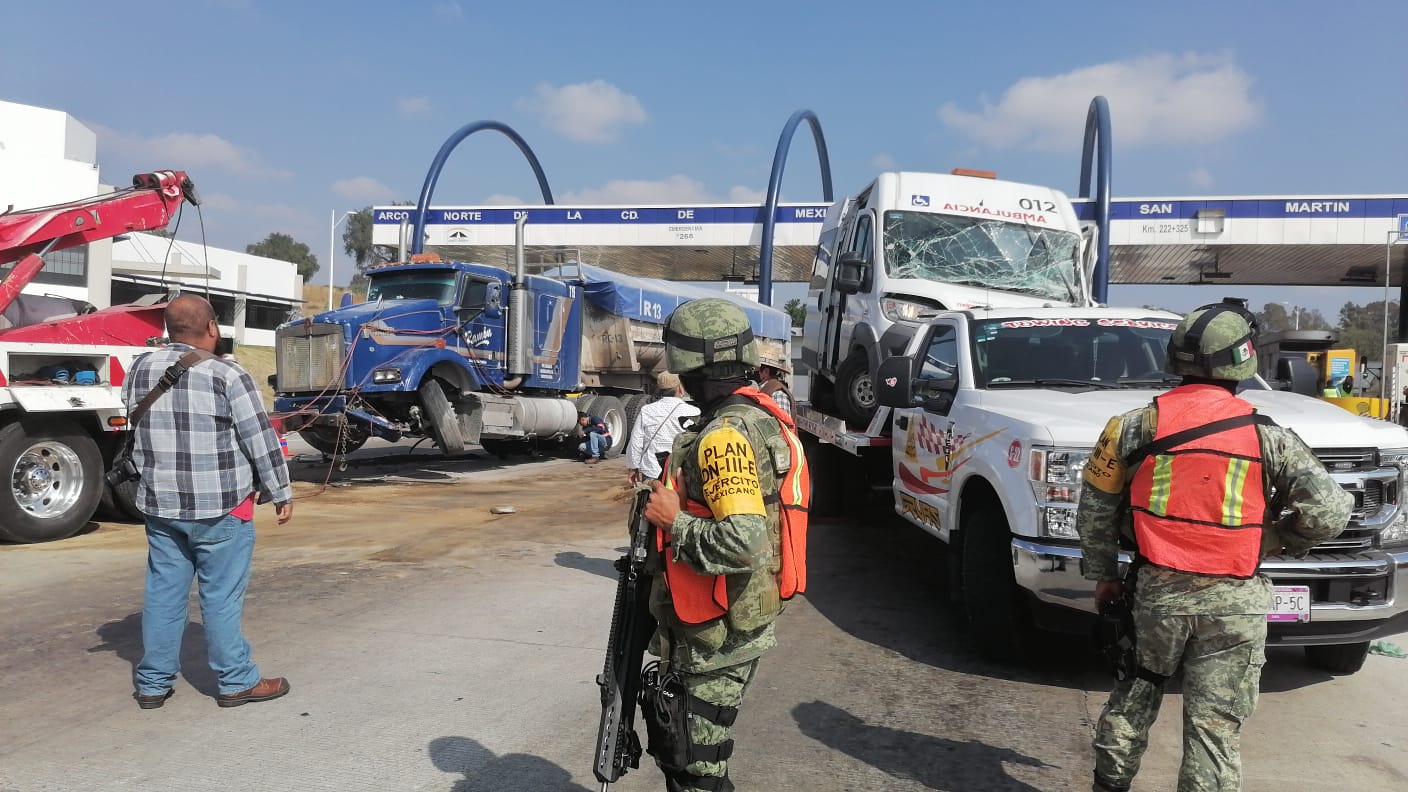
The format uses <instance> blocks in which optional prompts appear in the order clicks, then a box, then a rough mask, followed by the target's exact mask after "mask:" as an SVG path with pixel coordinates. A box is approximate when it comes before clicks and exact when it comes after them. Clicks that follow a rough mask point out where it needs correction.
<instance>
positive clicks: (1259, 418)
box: [1125, 412, 1276, 467]
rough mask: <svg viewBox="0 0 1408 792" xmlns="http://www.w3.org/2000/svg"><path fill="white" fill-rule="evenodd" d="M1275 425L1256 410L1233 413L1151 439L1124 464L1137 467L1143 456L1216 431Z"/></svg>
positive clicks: (1155, 454) (1148, 455)
mask: <svg viewBox="0 0 1408 792" xmlns="http://www.w3.org/2000/svg"><path fill="white" fill-rule="evenodd" d="M1252 425H1257V426H1275V425H1276V422H1275V421H1273V420H1271V417H1270V416H1267V415H1262V414H1261V413H1258V412H1253V413H1248V414H1246V415H1234V416H1232V417H1231V418H1223V419H1222V420H1220V421H1213V422H1212V423H1209V424H1203V425H1202V426H1195V427H1193V428H1192V429H1184V430H1183V431H1181V432H1174V433H1173V434H1171V435H1168V436H1167V437H1160V438H1159V439H1157V440H1151V441H1149V442H1147V443H1145V444H1144V445H1142V446H1139V447H1138V448H1136V449H1134V450H1133V451H1131V452H1130V453H1129V458H1128V459H1127V460H1126V462H1125V464H1126V465H1127V466H1128V467H1138V466H1139V465H1140V464H1141V463H1143V462H1144V460H1145V458H1147V457H1151V456H1157V455H1158V454H1163V453H1165V452H1167V451H1168V450H1169V449H1172V448H1175V447H1177V446H1181V445H1183V444H1184V443H1187V442H1190V441H1193V440H1197V439H1198V438H1200V437H1207V436H1208V435H1215V434H1217V433H1218V432H1230V431H1231V430H1233V429H1240V428H1242V427H1243V426H1252Z"/></svg>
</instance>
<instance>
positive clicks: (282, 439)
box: [279, 435, 293, 459]
mask: <svg viewBox="0 0 1408 792" xmlns="http://www.w3.org/2000/svg"><path fill="white" fill-rule="evenodd" d="M279 449H280V450H282V451H283V452H284V459H288V458H290V457H292V456H293V454H291V453H289V450H288V435H279Z"/></svg>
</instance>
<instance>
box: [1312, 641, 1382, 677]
mask: <svg viewBox="0 0 1408 792" xmlns="http://www.w3.org/2000/svg"><path fill="white" fill-rule="evenodd" d="M1368 656H1369V642H1368V641H1360V642H1359V643H1351V644H1327V645H1323V646H1307V647H1305V660H1306V662H1308V663H1310V665H1311V666H1312V667H1314V668H1318V669H1320V670H1322V671H1329V672H1330V673H1331V674H1353V673H1354V672H1356V671H1358V670H1359V669H1361V668H1363V667H1364V658H1366V657H1368Z"/></svg>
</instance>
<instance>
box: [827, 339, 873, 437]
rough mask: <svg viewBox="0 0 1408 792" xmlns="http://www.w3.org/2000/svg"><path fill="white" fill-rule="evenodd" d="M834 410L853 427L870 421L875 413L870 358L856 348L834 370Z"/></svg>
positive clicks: (861, 425)
mask: <svg viewBox="0 0 1408 792" xmlns="http://www.w3.org/2000/svg"><path fill="white" fill-rule="evenodd" d="M835 398H836V412H837V413H838V414H839V415H840V416H841V417H842V418H844V419H846V422H847V423H849V424H851V425H852V426H855V427H863V426H866V425H868V424H869V423H870V419H871V417H872V416H874V415H875V380H874V378H873V377H872V376H871V374H870V358H869V357H867V356H866V354H865V352H864V351H862V350H859V349H857V350H856V351H854V352H852V353H851V356H850V357H848V358H846V359H845V361H843V362H842V363H841V366H840V368H838V369H837V370H836V393H835Z"/></svg>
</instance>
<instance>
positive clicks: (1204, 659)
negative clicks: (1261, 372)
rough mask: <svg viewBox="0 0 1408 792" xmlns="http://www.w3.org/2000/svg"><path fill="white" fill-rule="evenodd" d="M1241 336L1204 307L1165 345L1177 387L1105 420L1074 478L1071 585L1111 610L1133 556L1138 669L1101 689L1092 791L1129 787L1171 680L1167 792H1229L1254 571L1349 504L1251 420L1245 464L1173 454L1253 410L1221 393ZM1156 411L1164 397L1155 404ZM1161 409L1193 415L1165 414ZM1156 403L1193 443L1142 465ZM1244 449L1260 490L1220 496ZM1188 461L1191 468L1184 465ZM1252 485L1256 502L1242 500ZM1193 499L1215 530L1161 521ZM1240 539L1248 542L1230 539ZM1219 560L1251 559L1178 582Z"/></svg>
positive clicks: (1251, 646)
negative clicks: (1103, 699)
mask: <svg viewBox="0 0 1408 792" xmlns="http://www.w3.org/2000/svg"><path fill="white" fill-rule="evenodd" d="M1208 314H1211V315H1208ZM1252 335H1253V329H1252V326H1251V324H1250V323H1249V322H1248V319H1247V318H1246V315H1245V314H1244V312H1242V311H1239V310H1237V309H1234V308H1230V307H1228V306H1224V305H1214V306H1205V307H1204V308H1202V309H1199V310H1196V311H1194V312H1192V313H1190V314H1188V316H1187V317H1185V318H1184V320H1183V321H1182V322H1181V323H1180V324H1179V325H1178V327H1177V329H1176V330H1175V331H1174V333H1173V337H1172V339H1171V341H1170V343H1169V361H1168V370H1169V371H1170V372H1172V373H1174V374H1178V375H1181V376H1182V377H1183V381H1182V384H1181V385H1179V387H1177V388H1175V389H1173V390H1171V391H1169V392H1168V393H1167V394H1164V395H1163V396H1160V397H1159V398H1158V399H1156V401H1155V403H1154V404H1151V405H1150V406H1148V407H1145V408H1142V409H1139V410H1135V411H1133V412H1129V413H1125V414H1124V415H1122V416H1118V417H1116V418H1113V419H1111V420H1110V422H1109V423H1108V424H1107V425H1106V426H1105V429H1104V431H1103V432H1102V433H1101V435H1100V440H1099V442H1098V444H1097V447H1096V449H1095V450H1094V452H1093V453H1092V454H1091V457H1090V460H1089V462H1088V463H1087V465H1086V468H1085V472H1084V475H1083V482H1084V486H1083V487H1082V488H1081V495H1080V510H1079V512H1078V516H1077V520H1076V526H1077V530H1078V531H1079V533H1080V543H1081V552H1082V554H1083V555H1084V557H1085V576H1086V577H1087V578H1089V579H1091V580H1095V581H1099V582H1098V584H1097V588H1096V593H1095V597H1096V600H1097V602H1098V603H1101V604H1106V603H1113V602H1115V601H1117V600H1119V599H1120V598H1121V597H1122V596H1123V595H1124V594H1125V592H1124V588H1123V587H1124V585H1125V584H1124V582H1122V581H1121V579H1120V574H1119V563H1118V551H1119V546H1120V542H1121V538H1122V537H1123V538H1124V539H1125V540H1126V541H1130V542H1137V543H1138V544H1139V545H1140V549H1139V557H1140V558H1139V561H1138V562H1137V563H1139V565H1140V566H1139V568H1138V570H1137V576H1136V579H1135V580H1134V581H1132V583H1133V585H1134V593H1133V615H1134V632H1135V636H1136V658H1137V663H1138V667H1139V670H1138V673H1137V674H1135V675H1132V676H1130V677H1129V678H1127V679H1125V680H1122V681H1119V682H1118V683H1117V684H1116V685H1115V688H1114V690H1112V691H1111V693H1110V700H1109V703H1108V704H1106V705H1105V709H1104V711H1103V712H1102V713H1101V715H1100V722H1099V724H1098V725H1097V727H1096V733H1095V740H1094V748H1095V786H1094V789H1095V790H1096V792H1118V791H1121V790H1127V789H1129V785H1130V782H1131V781H1132V780H1133V779H1134V776H1135V773H1136V772H1138V770H1139V763H1140V759H1141V758H1142V757H1143V754H1144V750H1145V748H1147V746H1148V736H1149V728H1150V727H1151V726H1152V725H1153V723H1154V719H1155V718H1156V717H1157V716H1158V713H1159V702H1160V699H1161V698H1162V696H1163V689H1164V682H1165V681H1166V680H1167V679H1168V677H1170V676H1172V675H1173V674H1174V673H1175V672H1176V671H1178V670H1179V668H1180V667H1181V668H1182V671H1183V697H1184V698H1183V702H1184V704H1183V710H1184V712H1183V716H1184V727H1183V763H1182V766H1181V768H1180V770H1179V778H1178V790H1179V792H1194V791H1195V790H1197V791H1198V792H1202V791H1203V790H1224V791H1225V790H1237V789H1240V788H1241V778H1242V771H1241V756H1240V752H1239V739H1240V736H1239V732H1240V730H1241V726H1242V723H1243V722H1244V721H1245V720H1246V719H1247V718H1248V717H1249V716H1250V715H1251V714H1252V711H1253V709H1255V707H1256V700H1257V686H1258V682H1259V681H1260V678H1261V667H1262V665H1263V663H1265V646H1266V614H1267V613H1268V611H1269V610H1270V607H1271V600H1272V596H1271V581H1270V580H1269V579H1268V578H1266V577H1265V576H1263V575H1261V574H1258V572H1257V565H1258V564H1259V561H1260V557H1261V556H1264V555H1267V554H1275V553H1288V554H1292V555H1304V554H1305V553H1306V552H1308V551H1309V550H1310V548H1311V547H1313V546H1314V545H1316V544H1319V543H1320V542H1323V541H1325V540H1327V539H1330V538H1332V537H1334V536H1336V535H1338V534H1339V533H1340V532H1341V531H1343V530H1344V528H1345V525H1346V523H1347V521H1348V519H1349V513H1350V509H1351V507H1352V506H1353V498H1352V497H1351V495H1350V494H1349V493H1348V492H1345V491H1344V490H1343V489H1341V488H1340V487H1339V486H1338V485H1337V484H1336V483H1335V481H1334V480H1333V479H1331V478H1330V476H1329V474H1328V473H1327V472H1326V471H1325V468H1324V466H1323V465H1321V463H1320V461H1319V460H1318V459H1316V457H1315V455H1314V454H1313V453H1312V452H1311V450H1310V449H1309V448H1307V447H1306V445H1305V443H1304V442H1302V441H1301V439H1300V438H1299V437H1298V436H1297V435H1296V434H1295V433H1294V432H1292V431H1291V430H1289V429H1286V428H1283V427H1280V426H1277V425H1275V424H1273V423H1269V422H1265V423H1263V422H1262V421H1264V420H1265V419H1262V418H1261V417H1260V416H1255V417H1254V418H1253V419H1247V420H1244V421H1243V425H1242V427H1241V428H1240V429H1238V430H1236V431H1243V432H1252V431H1254V432H1255V434H1254V435H1251V434H1247V435H1242V437H1244V438H1247V439H1249V441H1250V442H1249V443H1248V444H1247V445H1244V446H1243V448H1244V449H1247V450H1249V451H1250V452H1251V453H1249V454H1243V455H1242V456H1241V457H1240V458H1238V457H1237V456H1236V455H1234V454H1231V453H1223V454H1221V455H1219V454H1218V453H1217V452H1207V451H1198V452H1188V451H1187V449H1189V448H1192V447H1197V448H1202V449H1206V448H1211V447H1217V444H1218V443H1219V442H1226V438H1227V437H1228V436H1229V435H1228V434H1227V432H1229V431H1233V430H1222V434H1218V433H1212V434H1208V433H1207V430H1206V429H1205V427H1207V426H1208V425H1209V423H1210V418H1215V417H1216V416H1217V414H1218V413H1217V411H1218V410H1219V409H1225V410H1230V414H1237V413H1251V412H1252V411H1251V409H1250V405H1249V404H1247V403H1246V402H1244V401H1242V400H1241V399H1238V398H1236V397H1235V396H1234V395H1233V394H1235V388H1236V385H1237V382H1238V381H1240V380H1242V379H1245V378H1248V377H1251V376H1252V375H1253V374H1254V373H1255V372H1256V360H1255V352H1254V350H1253V348H1252V346H1251V338H1252ZM1189 396H1191V397H1192V399H1191V400H1189V398H1188V397H1189ZM1167 397H1174V398H1173V399H1169V400H1167V401H1165V399H1166V398H1167ZM1180 397H1182V399H1183V401H1179V398H1180ZM1175 404H1178V405H1181V406H1182V407H1184V408H1192V409H1181V410H1180V411H1178V412H1175V411H1174V405H1175ZM1160 405H1163V406H1164V407H1165V408H1166V410H1165V411H1166V416H1165V417H1166V419H1167V423H1168V424H1169V425H1170V426H1174V425H1175V424H1176V423H1177V421H1180V420H1181V421H1183V422H1184V423H1191V425H1192V426H1193V427H1195V428H1197V429H1200V430H1202V431H1203V432H1204V436H1203V437H1202V438H1201V439H1199V440H1194V441H1190V442H1184V443H1168V444H1166V445H1165V446H1164V447H1163V448H1160V449H1158V451H1154V452H1153V453H1151V454H1150V453H1149V449H1148V448H1142V447H1145V446H1146V444H1150V443H1151V442H1152V441H1154V440H1155V438H1156V437H1163V436H1166V435H1167V433H1164V434H1162V435H1161V434H1160V433H1159V424H1160ZM1253 420H1254V421H1255V422H1254V423H1252V422H1251V421H1253ZM1199 424H1202V426H1201V427H1200V426H1198V425H1199ZM1184 436H1185V437H1187V436H1188V435H1184ZM1219 438H1221V440H1219ZM1149 448H1153V447H1152V446H1151V447H1149ZM1258 448H1259V450H1260V464H1261V476H1259V478H1260V479H1261V481H1260V482H1255V481H1252V482H1247V481H1245V480H1244V481H1242V482H1241V484H1240V486H1241V488H1240V489H1237V490H1235V491H1233V490H1232V486H1233V485H1231V484H1229V482H1233V481H1237V478H1236V477H1235V476H1234V475H1232V473H1234V472H1235V471H1236V470H1239V469H1240V470H1242V471H1244V472H1245V471H1247V470H1248V467H1247V466H1248V464H1249V460H1254V458H1255V456H1256V451H1257V449H1258ZM1137 449H1138V450H1140V451H1141V453H1140V454H1136V450H1137ZM1173 449H1177V450H1173ZM1224 450H1225V446H1224ZM1165 451H1172V453H1163V452H1165ZM1189 453H1192V454H1193V456H1186V454H1189ZM1144 454H1149V455H1148V456H1145V455H1144ZM1199 454H1202V455H1203V457H1204V458H1203V461H1202V462H1201V463H1197V462H1195V463H1194V464H1200V465H1202V466H1203V467H1202V468H1195V469H1194V470H1195V471H1196V473H1197V475H1195V476H1186V475H1185V476H1180V473H1179V468H1178V467H1176V466H1177V465H1180V464H1186V463H1185V462H1177V461H1174V460H1191V459H1193V457H1195V456H1198V455H1199ZM1180 455H1185V456H1180ZM1132 456H1134V457H1135V458H1134V459H1131V457H1132ZM1219 460H1220V464H1222V465H1223V466H1225V469H1226V470H1227V471H1230V472H1229V474H1228V475H1227V476H1221V475H1211V476H1210V475H1205V474H1204V471H1205V470H1209V468H1207V467H1206V466H1208V465H1216V464H1219ZM1250 464H1254V462H1253V463H1250ZM1141 466H1142V467H1144V468H1146V469H1145V470H1144V471H1143V472H1144V474H1145V478H1144V479H1143V482H1144V486H1145V490H1143V491H1142V492H1143V493H1144V494H1141V490H1140V478H1139V477H1140V473H1141ZM1150 470H1152V471H1153V472H1152V475H1150V474H1149V471H1150ZM1185 470H1187V469H1186V468H1185ZM1250 470H1252V471H1254V470H1255V467H1251V468H1250ZM1161 471H1162V475H1163V476H1164V478H1163V479H1162V482H1163V487H1164V489H1163V491H1162V493H1161V492H1160V490H1159V486H1160V476H1161ZM1250 478H1257V477H1255V476H1253V477H1250ZM1257 483H1259V484H1260V486H1261V488H1262V489H1261V491H1260V493H1257V492H1256V491H1255V490H1253V489H1252V488H1253V487H1254V486H1255V485H1256V484H1257ZM1200 487H1203V488H1205V489H1202V490H1200V489H1199V488H1200ZM1207 488H1211V493H1209V492H1208V489H1207ZM1200 492H1201V493H1202V496H1203V497H1206V495H1208V494H1211V495H1212V499H1211V502H1212V503H1213V504H1215V505H1214V506H1213V512H1214V514H1213V515H1212V516H1213V517H1214V518H1215V519H1211V520H1205V521H1201V522H1199V521H1197V520H1191V519H1190V520H1187V521H1186V522H1182V523H1180V522H1178V520H1179V519H1182V518H1179V517H1174V518H1172V520H1170V519H1169V518H1168V517H1167V515H1168V514H1170V513H1171V512H1170V511H1168V510H1167V509H1166V508H1161V506H1163V507H1167V505H1168V503H1169V499H1170V498H1173V499H1175V500H1177V499H1186V498H1194V499H1196V498H1198V497H1199V496H1200V495H1199V493H1200ZM1150 493H1152V497H1150ZM1160 495H1162V498H1163V500H1162V501H1161V500H1160ZM1273 495H1274V497H1273ZM1244 497H1245V498H1246V499H1247V500H1248V501H1250V502H1257V501H1258V499H1260V500H1261V501H1262V502H1264V504H1265V506H1266V507H1267V508H1266V510H1265V511H1263V512H1260V513H1258V514H1257V515H1255V516H1253V515H1250V514H1249V515H1248V516H1247V517H1246V518H1245V520H1244V521H1241V522H1240V523H1239V521H1238V520H1234V519H1230V518H1228V515H1227V511H1226V509H1227V505H1228V504H1230V505H1231V506H1233V507H1239V505H1240V504H1241V503H1242V500H1241V499H1242V498H1244ZM1184 502H1187V501H1186V500H1185V501H1184ZM1203 502H1204V503H1206V502H1208V501H1207V500H1204V501H1203ZM1217 509H1223V510H1224V511H1223V514H1222V516H1221V517H1218V516H1217V515H1216V511H1217ZM1233 510H1234V511H1235V508H1234V509H1233ZM1282 514H1284V515H1285V517H1284V518H1281V519H1275V520H1274V524H1273V519H1272V518H1275V517H1277V516H1278V515H1282ZM1151 519H1153V520H1155V521H1157V520H1159V519H1164V522H1163V523H1158V522H1150V520H1151ZM1141 520H1142V521H1144V522H1140V521H1141ZM1151 525H1153V526H1158V525H1163V526H1165V528H1164V529H1163V532H1162V533H1155V532H1151V529H1149V528H1146V527H1145V526H1151ZM1167 526H1172V528H1171V529H1169V528H1168V527H1167ZM1246 530H1249V531H1251V533H1243V531H1246ZM1258 536H1259V538H1260V541H1259V547H1258V546H1257V545H1258V542H1257V539H1258ZM1156 537H1157V539H1158V541H1157V542H1156V541H1155V539H1156ZM1224 538H1226V540H1227V541H1230V542H1239V543H1241V544H1239V545H1238V550H1237V551H1236V553H1229V552H1228V551H1227V550H1226V548H1227V547H1228V545H1225V544H1219V543H1220V542H1222V541H1223V540H1224ZM1166 540H1167V541H1169V542H1171V544H1169V543H1165V542H1166ZM1145 545H1148V546H1145ZM1180 545H1181V546H1180ZM1151 548H1156V549H1157V553H1155V552H1152V551H1151ZM1156 554H1159V555H1161V556H1163V557H1165V558H1170V557H1171V558H1181V559H1185V560H1182V561H1179V562H1176V563H1173V562H1167V561H1166V562H1165V563H1163V564H1161V563H1155V562H1154V561H1152V560H1147V561H1146V558H1145V557H1147V556H1152V555H1156ZM1218 554H1223V555H1226V556H1227V557H1228V558H1231V557H1233V556H1246V555H1248V554H1250V558H1249V559H1246V560H1245V561H1244V562H1243V563H1245V564H1246V566H1245V569H1244V571H1246V574H1240V573H1238V574H1208V573H1206V572H1204V573H1194V572H1190V571H1187V570H1188V569H1189V568H1199V567H1200V562H1199V561H1198V559H1199V557H1200V556H1202V557H1207V556H1216V555H1218ZM1208 563H1209V566H1208V567H1207V568H1217V563H1218V561H1216V560H1214V561H1210V562H1208ZM1170 564H1171V565H1170ZM1219 571H1224V572H1225V571H1227V570H1226V569H1221V570H1219Z"/></svg>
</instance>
